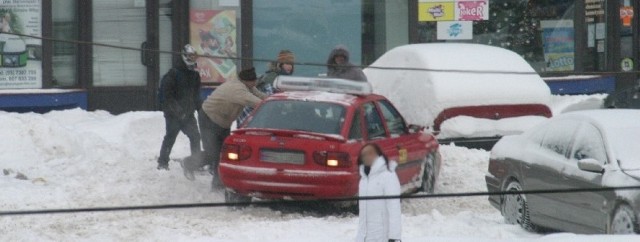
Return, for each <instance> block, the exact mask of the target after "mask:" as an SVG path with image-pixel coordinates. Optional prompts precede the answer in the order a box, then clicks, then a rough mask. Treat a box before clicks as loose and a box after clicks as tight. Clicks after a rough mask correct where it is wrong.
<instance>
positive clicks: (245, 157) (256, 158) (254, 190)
mask: <svg viewBox="0 0 640 242" xmlns="http://www.w3.org/2000/svg"><path fill="white" fill-rule="evenodd" d="M276 87H278V88H279V89H280V90H283V89H285V90H286V91H285V92H283V93H278V94H275V95H272V96H271V97H269V98H268V99H266V100H264V101H263V102H262V103H261V104H260V105H259V106H258V107H257V108H256V110H255V111H254V112H253V113H252V115H251V116H250V117H249V118H248V119H247V121H245V122H244V123H243V124H241V125H240V128H239V129H237V130H235V131H233V132H232V134H231V135H230V136H229V137H228V138H227V139H226V140H225V143H224V146H223V148H222V153H221V160H220V166H219V174H220V179H221V180H222V182H223V184H224V185H225V186H226V188H227V189H226V193H225V198H226V200H227V201H229V202H238V201H247V200H250V199H251V197H257V198H263V199H294V200H308V199H323V198H344V197H353V196H356V195H357V193H358V182H359V179H360V174H359V168H358V153H359V151H360V148H361V147H362V146H363V145H364V144H365V143H367V142H373V143H377V144H378V145H380V146H381V148H382V149H383V152H385V154H386V155H387V156H388V157H389V158H390V159H392V160H395V161H397V162H398V165H399V166H398V168H397V169H396V172H397V174H398V177H399V179H400V183H401V184H402V188H403V192H405V193H408V192H414V191H418V190H423V191H427V192H433V189H434V184H435V180H436V178H437V176H438V173H439V170H440V163H441V161H440V155H439V153H438V147H439V146H438V143H437V140H436V139H435V138H434V137H433V136H432V135H431V134H424V133H422V132H421V131H422V128H421V127H419V126H415V125H408V124H407V123H406V122H405V120H404V118H403V117H402V116H401V115H400V113H399V112H398V111H397V110H396V108H395V107H394V106H393V105H392V104H391V102H389V100H387V99H386V98H385V97H383V96H380V95H376V94H371V93H370V90H371V89H370V86H369V84H368V83H357V82H353V81H346V80H340V79H326V78H325V79H321V78H315V79H313V78H296V77H284V78H279V79H278V80H277V81H276ZM289 90H313V91H289ZM352 93H353V94H352Z"/></svg>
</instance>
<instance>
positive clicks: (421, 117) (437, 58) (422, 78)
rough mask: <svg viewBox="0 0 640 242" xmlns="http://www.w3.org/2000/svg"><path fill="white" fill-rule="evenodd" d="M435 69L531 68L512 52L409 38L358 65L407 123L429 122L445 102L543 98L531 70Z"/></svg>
mask: <svg viewBox="0 0 640 242" xmlns="http://www.w3.org/2000/svg"><path fill="white" fill-rule="evenodd" d="M375 67H402V68H428V69H437V70H468V71H492V70H493V71H512V72H528V73H535V70H534V69H533V68H532V67H531V66H530V65H529V64H528V63H527V62H526V61H525V60H524V59H522V57H520V56H519V55H518V54H516V53H514V52H512V51H509V50H506V49H502V48H498V47H492V46H486V45H478V44H458V43H456V44H452V43H439V44H413V45H404V46H400V47H396V48H394V49H392V50H390V51H388V52H387V53H385V54H384V55H382V56H381V57H380V58H379V59H378V60H376V61H375V62H374V63H373V64H372V65H371V67H370V68H366V69H365V70H364V72H365V74H366V75H367V78H368V79H369V82H371V84H372V86H373V90H374V92H376V93H378V94H382V95H384V96H386V97H387V98H389V99H390V100H391V101H392V102H393V103H394V104H395V105H396V106H397V107H398V109H399V110H400V112H401V113H403V114H404V115H406V116H405V118H406V119H407V120H408V121H409V122H410V123H415V124H421V125H427V126H430V125H432V124H433V120H434V119H435V118H436V116H437V115H438V114H439V113H440V112H441V111H443V110H445V109H447V108H451V107H464V106H480V105H495V104H548V103H549V99H550V96H551V93H550V90H549V87H548V86H547V85H546V84H545V83H544V81H543V80H542V78H541V77H540V76H539V75H537V74H484V73H482V74H479V73H462V72H437V71H418V70H389V69H376V68H375Z"/></svg>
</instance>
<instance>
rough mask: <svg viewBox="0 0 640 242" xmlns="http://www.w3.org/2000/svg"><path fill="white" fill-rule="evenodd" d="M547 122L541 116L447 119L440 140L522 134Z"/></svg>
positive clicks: (441, 128) (439, 135)
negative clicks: (497, 118)
mask: <svg viewBox="0 0 640 242" xmlns="http://www.w3.org/2000/svg"><path fill="white" fill-rule="evenodd" d="M545 120H547V118H545V117H541V116H523V117H516V118H504V119H499V120H493V119H483V118H474V117H469V116H458V117H455V118H451V119H447V120H446V121H444V122H443V123H442V125H441V126H440V134H438V138H439V139H446V138H456V137H465V138H479V137H493V136H505V135H514V134H520V133H522V132H524V131H526V130H528V129H530V128H532V127H534V126H536V125H538V124H540V123H542V122H544V121H545Z"/></svg>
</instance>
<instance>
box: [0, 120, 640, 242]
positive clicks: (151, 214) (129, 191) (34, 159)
mask: <svg viewBox="0 0 640 242" xmlns="http://www.w3.org/2000/svg"><path fill="white" fill-rule="evenodd" d="M163 134H164V120H163V118H162V114H161V113H159V112H132V113H126V114H122V115H117V116H114V115H110V114H108V113H106V112H86V111H83V110H68V111H58V112H51V113H48V114H15V113H4V112H0V137H1V139H0V170H3V171H4V172H6V173H7V174H6V175H4V174H0V210H2V211H6V210H30V209H44V208H79V207H96V206H123V205H149V204H167V203H192V202H222V201H223V200H224V199H223V195H222V192H210V191H209V189H210V187H209V184H210V176H208V175H205V174H201V175H199V176H198V177H197V180H196V181H195V182H191V181H188V180H186V179H185V178H184V177H183V175H182V171H181V169H180V167H179V165H178V163H176V162H172V163H171V168H172V169H171V170H170V171H157V170H156V169H155V166H156V163H155V162H156V158H157V154H158V150H159V148H160V142H161V141H162V135H163ZM188 152H189V151H188V140H187V139H186V137H185V136H183V135H180V136H179V138H178V140H177V142H176V146H175V148H174V152H173V153H172V158H174V159H178V158H181V157H184V156H186V155H188ZM441 152H442V154H443V157H444V166H443V170H442V173H441V174H442V175H441V179H440V180H439V181H438V184H437V188H436V189H437V191H438V192H445V193H448V192H464V191H484V190H486V188H485V183H484V173H485V171H486V169H487V168H486V166H487V162H488V157H489V153H488V152H486V151H482V150H469V149H466V148H460V147H455V146H443V147H442V149H441ZM18 173H20V174H22V175H23V176H21V177H20V178H22V179H18V178H16V176H18ZM336 214H339V215H328V216H318V215H317V214H313V213H296V212H287V211H279V210H273V209H269V208H265V207H250V208H245V209H243V210H231V209H227V208H194V209H177V210H154V211H125V212H109V213H106V212H105V213H79V214H54V215H30V216H3V217H0V241H238V242H245V241H353V238H354V236H355V233H356V231H355V230H356V227H357V216H354V215H349V214H340V213H336ZM638 239H640V238H638V237H612V236H609V237H606V238H603V237H601V236H577V235H572V234H552V235H538V234H531V233H528V232H526V231H524V230H522V229H520V228H519V227H518V226H514V225H507V224H505V223H504V222H503V219H502V217H501V216H500V213H499V212H498V211H497V210H495V209H494V208H492V207H491V206H490V205H489V203H488V202H487V200H486V197H473V198H455V199H420V200H418V199H413V200H406V201H403V241H603V240H607V241H634V240H638Z"/></svg>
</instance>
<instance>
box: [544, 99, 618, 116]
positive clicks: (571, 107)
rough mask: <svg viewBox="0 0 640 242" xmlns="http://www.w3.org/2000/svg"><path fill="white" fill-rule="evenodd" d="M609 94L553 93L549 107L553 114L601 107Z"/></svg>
mask: <svg viewBox="0 0 640 242" xmlns="http://www.w3.org/2000/svg"><path fill="white" fill-rule="evenodd" d="M607 96H608V94H592V95H553V96H552V97H551V105H549V107H550V108H551V112H552V113H553V116H556V115H559V114H562V113H566V112H571V111H578V110H589V109H601V108H603V107H604V100H605V99H606V98H607Z"/></svg>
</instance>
